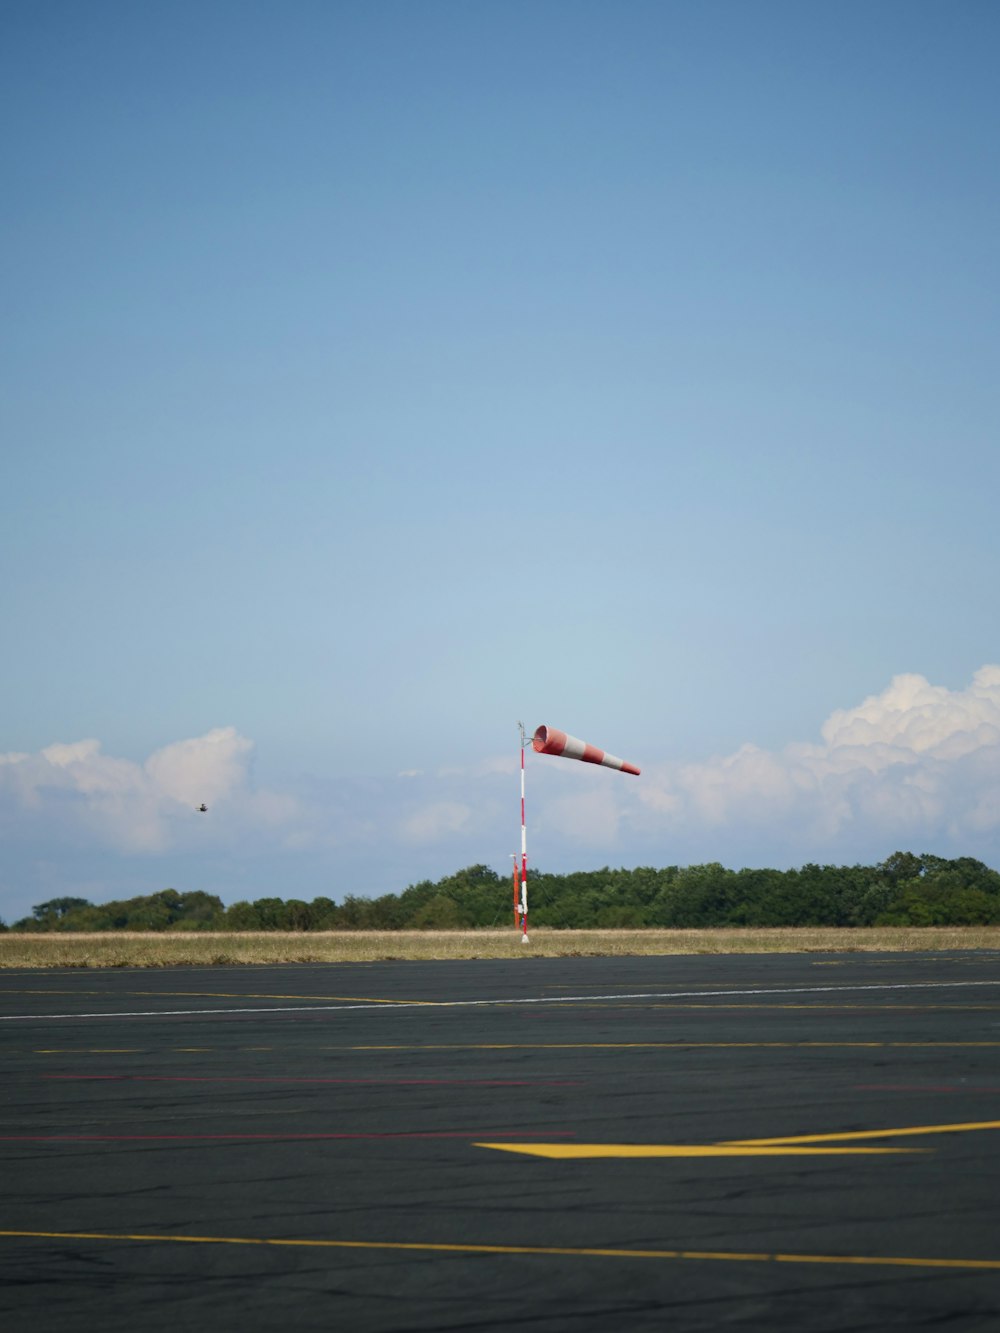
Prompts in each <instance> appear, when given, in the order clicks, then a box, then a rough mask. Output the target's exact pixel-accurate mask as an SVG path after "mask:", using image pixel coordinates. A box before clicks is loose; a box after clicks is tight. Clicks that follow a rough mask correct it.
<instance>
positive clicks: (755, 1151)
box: [473, 1143, 921, 1161]
mask: <svg viewBox="0 0 1000 1333" xmlns="http://www.w3.org/2000/svg"><path fill="white" fill-rule="evenodd" d="M473 1147H474V1148H496V1149H498V1150H499V1151H500V1152H516V1153H523V1154H524V1155H525V1156H528V1157H548V1158H550V1159H552V1160H553V1161H556V1160H563V1161H566V1160H571V1161H575V1160H578V1159H581V1158H595V1157H840V1156H852V1157H857V1156H874V1155H876V1154H885V1153H908V1152H912V1151H913V1150H912V1149H910V1148H797V1147H789V1148H783V1147H763V1146H762V1147H756V1146H753V1147H752V1146H746V1147H743V1146H739V1145H737V1144H729V1143H475V1144H473ZM917 1151H918V1152H919V1151H921V1150H920V1149H917Z"/></svg>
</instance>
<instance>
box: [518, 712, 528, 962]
mask: <svg viewBox="0 0 1000 1333" xmlns="http://www.w3.org/2000/svg"><path fill="white" fill-rule="evenodd" d="M517 725H518V728H519V730H520V732H521V904H520V906H521V943H522V944H527V943H528V831H527V828H526V826H525V822H524V744H525V740H526V737H525V734H524V724H523V722H519V723H518V724H517ZM515 924H516V917H515Z"/></svg>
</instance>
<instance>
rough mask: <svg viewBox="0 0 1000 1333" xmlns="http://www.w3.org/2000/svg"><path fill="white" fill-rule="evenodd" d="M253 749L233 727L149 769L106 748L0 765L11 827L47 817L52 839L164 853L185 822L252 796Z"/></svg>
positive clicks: (47, 752)
mask: <svg viewBox="0 0 1000 1333" xmlns="http://www.w3.org/2000/svg"><path fill="white" fill-rule="evenodd" d="M252 752H253V743H252V742H251V741H249V740H247V739H246V738H245V737H243V736H240V735H239V734H238V733H237V731H236V729H235V728H234V727H219V728H216V729H215V730H214V731H210V732H208V733H207V734H206V735H204V736H198V737H194V738H192V739H190V740H183V741H177V742H175V743H174V744H172V745H167V746H165V747H164V748H163V749H161V750H157V751H156V752H155V753H154V754H152V755H150V757H149V758H148V759H147V760H146V762H145V764H137V763H134V762H133V761H132V760H130V759H119V758H115V757H113V756H111V755H106V754H104V753H103V752H102V750H101V745H100V742H99V741H96V740H92V739H91V740H82V741H75V742H73V743H71V744H61V743H60V744H55V745H49V746H47V747H46V748H45V749H44V750H42V751H41V752H40V753H39V754H37V755H5V756H3V757H2V761H0V800H2V804H3V807H4V811H5V814H6V817H7V820H8V822H9V823H17V822H18V819H19V817H20V818H24V817H30V816H34V817H35V818H36V819H41V818H44V819H45V820H46V822H47V824H48V829H49V832H50V834H51V835H53V836H57V835H58V834H59V833H63V834H67V833H69V834H71V835H73V836H74V837H76V838H77V839H80V838H82V839H83V840H85V841H86V840H88V839H92V840H95V841H97V842H99V843H101V844H103V845H105V846H109V847H112V848H115V849H117V850H119V851H123V852H145V853H157V852H163V851H165V850H167V849H168V848H169V847H171V846H175V845H177V843H178V841H179V840H182V834H181V826H180V825H178V823H177V817H178V816H179V815H182V814H183V815H184V816H188V815H190V816H191V819H192V820H193V819H194V818H195V810H196V806H198V805H200V804H201V802H202V801H205V802H206V803H210V802H215V803H218V802H225V801H226V800H228V799H230V798H231V797H233V796H234V795H235V794H236V793H238V792H246V789H247V782H248V767H249V761H250V756H251V754H252Z"/></svg>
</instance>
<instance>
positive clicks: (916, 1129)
mask: <svg viewBox="0 0 1000 1333" xmlns="http://www.w3.org/2000/svg"><path fill="white" fill-rule="evenodd" d="M981 1129H1000V1120H970V1121H967V1122H965V1123H963V1124H958V1125H907V1126H906V1127H905V1128H903V1129H857V1130H853V1131H851V1133H849V1134H799V1135H797V1136H796V1137H795V1138H784V1139H727V1140H726V1142H727V1143H731V1144H733V1145H734V1146H738V1147H745V1148H748V1147H770V1146H773V1147H778V1146H780V1145H781V1144H792V1143H843V1142H845V1141H846V1140H848V1139H851V1140H854V1139H895V1138H901V1137H903V1136H904V1135H913V1134H968V1133H970V1132H973V1131H975V1130H981Z"/></svg>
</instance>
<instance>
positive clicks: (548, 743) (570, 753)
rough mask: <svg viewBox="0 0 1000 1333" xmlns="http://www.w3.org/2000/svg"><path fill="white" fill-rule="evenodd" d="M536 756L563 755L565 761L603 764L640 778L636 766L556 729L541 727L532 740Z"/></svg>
mask: <svg viewBox="0 0 1000 1333" xmlns="http://www.w3.org/2000/svg"><path fill="white" fill-rule="evenodd" d="M531 745H532V749H533V750H534V751H535V752H536V754H561V755H562V757H563V758H564V759H582V760H583V762H584V763H585V764H602V765H603V766H604V767H605V768H617V769H618V770H619V771H620V772H622V773H634V774H635V776H636V777H638V776H639V770H638V769H637V768H636V766H635V764H626V762H625V760H624V759H617V758H616V757H615V756H614V755H613V754H607V753H605V751H604V750H599V749H598V748H597V746H596V745H588V744H587V742H586V741H578V740H577V738H576V737H575V736H567V735H566V733H565V731H558V730H557V729H556V728H555V727H539V728H538V729H537V730H536V732H535V734H534V736H533V737H532V740H531Z"/></svg>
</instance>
